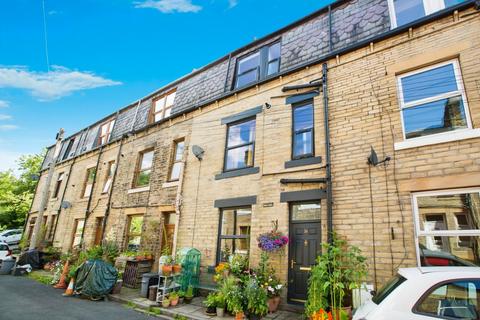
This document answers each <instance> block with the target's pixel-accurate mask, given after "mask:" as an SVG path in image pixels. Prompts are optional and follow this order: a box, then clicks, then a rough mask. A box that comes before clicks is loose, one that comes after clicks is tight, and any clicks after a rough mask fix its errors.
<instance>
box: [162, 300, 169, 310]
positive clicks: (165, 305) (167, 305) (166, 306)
mask: <svg viewBox="0 0 480 320" xmlns="http://www.w3.org/2000/svg"><path fill="white" fill-rule="evenodd" d="M169 306H170V300H168V299H163V301H162V307H164V308H168V307H169Z"/></svg>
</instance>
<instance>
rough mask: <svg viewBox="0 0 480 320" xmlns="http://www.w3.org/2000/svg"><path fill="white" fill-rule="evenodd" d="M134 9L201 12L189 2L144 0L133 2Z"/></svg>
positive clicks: (179, 0) (165, 11) (198, 7)
mask: <svg viewBox="0 0 480 320" xmlns="http://www.w3.org/2000/svg"><path fill="white" fill-rule="evenodd" d="M135 8H151V9H157V10H158V11H160V12H163V13H174V12H182V13H185V12H198V11H200V10H202V7H201V6H198V5H195V4H193V3H192V1H191V0H145V1H141V2H135Z"/></svg>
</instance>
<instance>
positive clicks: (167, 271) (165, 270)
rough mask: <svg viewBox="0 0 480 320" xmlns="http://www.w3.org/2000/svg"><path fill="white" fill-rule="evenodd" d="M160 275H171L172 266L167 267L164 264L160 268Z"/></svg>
mask: <svg viewBox="0 0 480 320" xmlns="http://www.w3.org/2000/svg"><path fill="white" fill-rule="evenodd" d="M162 273H163V275H164V276H167V277H168V276H169V275H171V274H172V266H171V265H167V264H164V265H163V266H162Z"/></svg>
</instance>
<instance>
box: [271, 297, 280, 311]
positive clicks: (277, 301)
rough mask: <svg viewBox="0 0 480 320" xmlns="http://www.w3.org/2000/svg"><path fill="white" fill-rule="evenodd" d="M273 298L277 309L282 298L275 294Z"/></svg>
mask: <svg viewBox="0 0 480 320" xmlns="http://www.w3.org/2000/svg"><path fill="white" fill-rule="evenodd" d="M273 300H274V301H275V306H276V308H277V310H278V306H279V305H280V303H281V302H282V298H280V296H275V297H273Z"/></svg>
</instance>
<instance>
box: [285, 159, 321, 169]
mask: <svg viewBox="0 0 480 320" xmlns="http://www.w3.org/2000/svg"><path fill="white" fill-rule="evenodd" d="M317 163H322V157H309V158H303V159H295V160H290V161H286V162H285V169H289V168H295V167H300V166H308V165H312V164H317Z"/></svg>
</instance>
